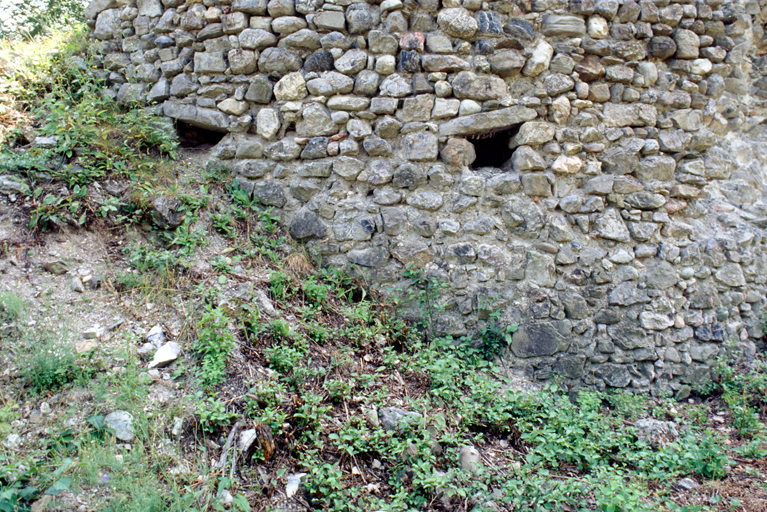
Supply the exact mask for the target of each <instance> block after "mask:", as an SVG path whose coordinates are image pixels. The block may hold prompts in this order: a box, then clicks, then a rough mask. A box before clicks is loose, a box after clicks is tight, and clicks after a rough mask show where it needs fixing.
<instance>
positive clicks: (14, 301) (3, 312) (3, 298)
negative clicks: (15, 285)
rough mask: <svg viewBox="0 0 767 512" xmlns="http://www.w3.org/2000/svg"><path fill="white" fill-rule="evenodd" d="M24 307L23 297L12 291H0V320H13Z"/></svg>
mask: <svg viewBox="0 0 767 512" xmlns="http://www.w3.org/2000/svg"><path fill="white" fill-rule="evenodd" d="M25 308H26V303H25V302H24V299H22V298H21V297H19V296H18V295H16V294H15V293H13V292H0V322H8V323H10V322H15V321H16V320H18V319H19V317H20V316H21V314H22V313H23V312H24V309H25Z"/></svg>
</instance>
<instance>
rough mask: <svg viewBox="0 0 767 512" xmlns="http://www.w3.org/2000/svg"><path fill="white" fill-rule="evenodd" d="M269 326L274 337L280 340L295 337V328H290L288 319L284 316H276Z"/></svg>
mask: <svg viewBox="0 0 767 512" xmlns="http://www.w3.org/2000/svg"><path fill="white" fill-rule="evenodd" d="M269 326H270V327H271V331H272V334H273V335H274V337H275V338H277V339H279V340H287V339H290V338H292V337H293V329H291V328H290V324H289V323H288V321H287V320H285V319H283V318H275V319H274V320H272V323H271V324H269Z"/></svg>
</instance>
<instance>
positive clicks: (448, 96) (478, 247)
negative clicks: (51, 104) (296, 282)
mask: <svg viewBox="0 0 767 512" xmlns="http://www.w3.org/2000/svg"><path fill="white" fill-rule="evenodd" d="M765 5H767V2H765V1H764V0H760V1H759V2H756V1H749V2H743V1H736V2H723V1H722V0H698V1H694V0H673V1H669V0H654V1H653V0H644V1H640V2H636V1H634V0H571V1H570V2H569V3H568V2H567V1H565V0H517V1H498V2H483V1H481V0H463V2H461V1H460V0H442V2H441V3H440V0H384V1H383V2H382V3H380V4H371V3H366V2H365V1H364V0H329V2H328V3H323V1H322V0H269V1H267V0H231V1H230V0H203V1H202V2H200V1H197V0H195V1H186V2H184V0H163V1H162V3H161V2H160V0H138V3H128V0H94V1H93V3H92V4H91V6H90V7H89V8H88V14H89V16H90V17H91V18H92V20H93V21H92V24H91V26H92V27H93V29H94V33H93V35H94V37H95V39H96V42H94V45H93V46H94V48H95V50H96V52H97V53H98V54H99V55H100V58H99V59H100V60H99V63H100V65H101V66H102V67H103V70H102V72H103V74H104V76H106V77H108V79H109V83H110V84H111V89H110V90H109V93H110V94H113V95H114V96H115V97H116V98H117V99H118V100H120V101H129V100H138V101H146V102H147V103H149V104H156V105H157V106H156V107H154V108H159V109H161V111H162V112H163V113H164V114H165V115H166V116H168V117H171V118H173V119H175V120H178V121H181V122H185V123H189V124H192V125H196V126H200V127H203V128H207V129H209V130H216V131H222V132H228V134H227V135H226V136H225V138H224V139H223V140H222V141H221V143H219V144H218V145H217V146H216V148H215V149H214V151H213V155H214V157H213V161H212V162H211V165H214V166H220V168H222V169H224V168H227V169H229V170H231V171H232V172H233V173H234V174H235V176H236V180H237V181H238V182H239V183H240V184H241V185H242V186H243V187H244V188H245V189H246V190H247V191H249V192H250V193H252V194H253V196H254V197H256V198H258V199H259V200H260V201H261V202H262V203H263V204H265V205H270V206H273V207H275V208H276V209H277V211H278V212H279V213H280V214H281V215H282V217H283V219H284V221H285V223H286V226H288V228H289V232H290V234H291V235H292V236H293V237H294V238H296V239H298V240H301V241H303V242H305V243H306V246H307V248H308V250H309V252H310V253H311V254H315V255H317V257H318V258H320V259H321V261H322V262H323V263H324V264H331V265H335V266H341V267H350V266H351V267H352V268H356V269H358V270H360V271H362V272H363V274H364V275H365V276H367V278H368V279H370V280H371V282H373V283H375V285H376V287H377V288H379V289H383V290H386V289H395V288H399V289H403V288H406V287H408V286H410V283H408V282H407V280H404V279H403V274H404V272H405V269H406V266H408V265H415V266H418V267H423V268H425V270H426V271H427V272H429V273H431V274H435V275H438V276H440V277H441V278H442V279H443V280H444V282H446V283H448V284H449V287H448V288H447V289H446V290H445V293H444V294H443V297H442V298H441V304H440V305H441V306H442V307H441V308H440V309H442V310H443V311H441V312H440V313H439V315H438V318H437V319H436V325H435V327H436V330H437V331H439V333H441V334H451V335H454V336H461V335H467V334H468V335H471V334H475V333H476V332H477V330H478V329H479V328H481V327H482V326H483V325H484V324H485V322H486V321H487V319H488V317H489V316H490V315H491V314H492V313H495V314H500V321H501V322H502V323H504V324H506V323H512V322H513V323H518V324H519V325H520V329H519V330H518V332H517V333H516V334H515V335H514V339H513V343H512V346H511V350H510V353H509V363H510V364H511V365H512V366H513V367H516V368H520V369H524V370H525V371H526V372H527V373H528V374H529V375H530V376H531V377H534V378H536V379H541V380H545V379H549V378H551V376H552V375H553V374H554V373H557V374H559V375H561V376H562V377H563V378H565V379H566V380H567V381H568V382H570V383H572V384H575V385H581V384H585V385H592V386H597V387H604V386H610V387H619V388H627V387H629V388H633V389H634V390H638V391H642V390H647V389H653V390H659V389H666V390H671V391H673V392H680V393H684V392H685V390H686V389H688V386H689V385H692V384H695V383H697V382H700V381H701V380H705V379H706V378H707V377H708V375H709V370H710V364H711V362H712V361H713V360H714V358H715V357H716V356H717V354H718V353H719V352H720V351H721V350H722V349H723V347H724V346H725V343H724V342H726V341H733V342H734V343H735V344H736V346H737V347H738V348H739V350H741V351H743V352H745V353H746V354H747V355H749V354H750V355H752V354H753V353H754V351H755V350H756V345H755V341H758V340H760V339H761V330H760V327H759V322H760V320H761V314H762V310H763V307H764V305H765V290H766V289H767V286H766V285H765V282H766V281H767V273H766V269H765V262H766V261H767V259H766V258H767V254H766V253H765V237H764V231H763V229H762V228H763V227H765V226H766V225H767V220H765V205H764V203H763V198H764V197H763V196H764V186H763V184H764V182H765V179H764V171H763V168H764V166H763V164H764V163H765V162H764V161H765V158H767V130H765V128H764V126H762V125H761V122H762V121H763V120H764V119H765V117H764V115H763V114H764V112H765V109H764V107H763V101H764V100H763V98H765V97H767V77H765V78H761V75H762V74H765V75H767V59H765V58H760V57H758V55H759V54H760V53H763V52H764V51H767V50H764V49H763V48H762V46H763V43H762V37H763V35H764V26H763V23H764V20H763V15H762V9H765V14H767V8H765ZM475 148H478V150H479V154H477V150H475Z"/></svg>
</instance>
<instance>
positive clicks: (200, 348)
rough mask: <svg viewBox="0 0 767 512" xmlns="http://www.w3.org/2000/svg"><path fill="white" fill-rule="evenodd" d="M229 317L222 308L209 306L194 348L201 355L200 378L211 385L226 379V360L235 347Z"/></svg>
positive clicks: (203, 382) (203, 317)
mask: <svg viewBox="0 0 767 512" xmlns="http://www.w3.org/2000/svg"><path fill="white" fill-rule="evenodd" d="M228 320H229V319H228V317H227V316H226V315H225V314H224V312H223V311H222V310H221V309H220V308H211V307H208V308H207V309H206V311H205V313H204V314H203V316H202V318H201V320H200V322H199V324H198V327H199V332H198V338H197V340H196V341H195V342H194V344H193V346H192V349H193V350H194V352H195V353H196V354H197V355H198V356H199V357H200V359H201V361H200V380H201V381H202V384H203V386H205V387H211V386H215V385H216V384H219V383H221V382H223V381H224V377H225V376H226V361H227V359H228V358H229V354H230V353H231V351H232V348H233V347H234V335H233V334H232V332H231V331H230V330H229V326H228Z"/></svg>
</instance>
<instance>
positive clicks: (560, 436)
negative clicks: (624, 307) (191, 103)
mask: <svg viewBox="0 0 767 512" xmlns="http://www.w3.org/2000/svg"><path fill="white" fill-rule="evenodd" d="M56 37H59V36H56ZM77 37H81V36H76V37H75V41H77ZM52 41H56V39H55V37H54V39H52ZM36 44H38V43H29V45H28V46H26V47H25V48H30V49H31V48H36V47H37V46H36ZM39 44H40V45H41V46H42V47H45V45H46V44H49V45H50V44H58V43H50V42H43V43H39ZM36 51H37V50H36ZM22 55H23V56H22V57H21V62H22V64H19V62H20V58H19V57H14V59H13V62H14V63H13V64H12V66H14V67H13V71H12V72H9V71H8V70H9V69H11V67H10V66H11V64H8V65H6V64H4V65H3V66H4V68H3V69H4V71H3V78H2V81H1V82H0V87H2V88H3V89H2V91H3V94H5V96H4V98H5V99H4V100H3V101H4V102H5V103H4V104H3V105H5V106H6V107H7V108H10V109H12V110H13V111H14V112H16V114H14V115H13V116H11V117H6V118H3V119H10V121H3V122H4V123H8V124H6V125H5V126H6V127H7V128H8V130H7V132H6V133H7V135H6V139H5V141H6V142H5V145H4V146H3V147H2V150H0V151H1V152H0V162H2V163H0V165H2V166H3V167H4V170H5V171H6V172H9V175H10V176H14V177H15V176H20V177H22V178H23V179H24V180H25V182H26V183H27V184H28V192H25V193H24V192H20V193H19V194H18V197H17V198H16V203H15V205H16V206H15V207H16V208H18V212H19V214H20V215H22V216H25V218H26V219H27V220H28V226H29V228H30V229H32V230H35V231H36V232H38V233H40V232H43V231H48V230H57V229H58V230H60V229H72V228H79V229H89V230H100V231H104V232H105V233H109V236H110V237H112V240H114V244H113V245H112V247H115V248H118V247H119V249H116V250H113V251H112V252H110V254H109V256H110V266H109V267H108V268H105V269H104V271H105V273H106V275H107V279H106V280H105V284H104V287H103V289H102V290H101V292H100V295H98V297H99V298H100V299H101V300H103V301H106V300H112V301H113V302H115V303H117V304H121V305H122V306H123V307H125V308H126V310H127V311H126V314H129V315H132V316H133V317H134V318H135V319H139V318H142V315H141V313H139V312H137V311H135V309H137V308H139V307H143V306H146V307H147V308H148V306H147V305H148V304H161V305H163V307H164V309H163V310H164V311H166V312H167V314H168V315H169V318H179V319H180V327H179V329H178V330H177V332H176V334H175V335H174V336H175V340H176V341H178V342H179V343H181V344H182V347H183V356H182V358H181V359H179V360H177V361H176V362H175V363H174V364H173V365H172V366H170V367H169V368H167V369H165V370H163V371H162V372H157V371H155V372H149V371H147V370H146V364H145V362H143V361H142V360H141V359H140V357H139V355H138V352H137V349H138V347H139V346H140V345H141V344H142V343H143V340H141V339H138V338H137V335H136V334H135V333H134V331H132V330H130V329H125V330H122V331H121V330H120V328H119V327H117V328H116V329H117V331H116V333H115V336H114V338H113V340H112V343H103V344H101V345H97V346H95V347H91V349H90V350H82V351H78V350H77V349H76V341H77V334H78V333H73V332H67V331H66V330H62V328H61V327H60V326H58V325H56V324H54V323H52V322H50V321H47V320H46V319H47V318H49V317H52V316H55V315H60V316H61V315H64V316H65V315H66V314H67V312H66V310H65V309H64V308H63V306H62V305H61V304H60V303H55V302H46V300H45V299H44V297H43V298H34V300H35V301H36V307H35V308H34V309H33V308H31V307H30V304H29V303H28V301H29V300H33V299H30V298H29V297H28V298H26V299H25V298H23V297H21V296H20V295H19V294H18V293H13V292H9V291H7V292H3V294H2V296H0V323H2V325H3V327H2V329H1V334H0V346H2V348H3V350H2V353H3V355H2V357H3V358H4V363H5V364H4V366H5V367H6V368H7V369H8V372H6V373H5V374H4V375H3V378H4V388H5V389H4V391H3V393H2V399H1V403H0V405H2V407H0V437H1V438H2V439H3V446H2V448H1V450H2V452H1V454H0V474H2V475H3V476H2V478H1V479H0V510H30V509H32V507H33V506H34V507H35V509H36V510H43V509H44V510H57V509H59V510H64V509H69V510H71V509H74V508H76V507H77V506H79V503H82V504H83V505H84V506H85V509H86V510H114V511H118V510H119V511H126V510H135V511H166V510H167V511H175V510H179V511H181V510H184V511H187V510H198V511H212V510H223V509H224V508H226V507H229V508H233V509H235V510H258V511H260V510H305V509H311V510H332V511H357V510H359V511H373V510H392V511H403V510H414V511H415V510H451V511H460V510H476V511H480V510H600V511H619V510H620V511H642V510H648V511H650V510H653V511H654V510H687V511H694V510H709V509H716V510H731V509H741V510H757V509H759V507H764V505H765V503H767V501H765V500H767V488H766V487H765V482H766V481H767V475H765V472H766V471H767V468H765V465H764V460H763V459H764V456H765V455H766V454H767V444H766V443H765V429H764V421H765V418H766V413H767V402H766V401H765V396H767V395H765V391H767V363H765V360H764V359H759V360H757V361H754V362H752V364H751V365H750V366H748V367H743V368H737V369H736V368H733V367H731V366H730V365H729V362H728V361H726V360H723V361H722V362H721V365H720V368H719V372H718V373H719V378H718V380H717V381H716V382H714V383H712V384H711V385H710V386H709V387H707V388H706V389H701V390H699V391H698V394H697V395H696V398H695V399H693V400H692V403H690V402H686V403H679V402H675V401H673V400H671V399H670V398H649V397H642V396H634V395H627V394H623V393H613V392H607V393H596V392H592V391H588V390H567V389H561V388H560V387H558V386H557V385H551V386H549V387H547V388H546V389H543V390H535V389H529V388H526V389H522V390H519V379H518V378H516V377H515V376H513V375H510V374H509V373H508V372H507V371H506V369H505V368H504V366H503V363H502V361H501V360H500V359H497V358H496V356H497V355H498V354H499V353H502V351H503V350H504V349H505V348H506V345H507V343H508V338H507V335H508V334H509V333H508V332H506V331H501V330H499V329H492V328H490V329H487V330H486V331H485V332H484V335H483V337H482V340H481V342H480V343H471V341H470V340H466V339H458V340H455V339H443V338H437V337H434V336H432V335H431V333H430V328H429V326H430V322H429V318H430V315H431V313H432V312H433V308H434V298H435V296H436V294H437V293H438V292H439V289H440V283H439V282H438V281H436V280H434V279H433V278H431V277H430V276H428V275H424V274H423V273H421V272H418V271H417V269H413V270H412V271H411V272H409V273H408V276H409V278H410V280H411V281H410V283H409V286H408V290H410V293H409V295H408V296H407V297H406V300H404V302H403V303H402V304H398V305H395V304H391V303H389V302H387V301H386V300H385V299H384V298H383V297H382V296H381V295H380V294H378V293H377V292H374V291H371V290H369V289H367V287H366V286H365V283H364V282H362V281H360V280H359V279H358V278H357V277H353V276H351V275H349V274H348V273H344V272H341V271H338V270H334V269H327V268H325V269H322V268H315V267H314V266H312V265H311V264H310V263H309V261H310V258H309V257H308V256H307V255H306V254H305V252H304V250H303V249H302V248H301V247H299V246H295V245H293V244H292V243H291V242H290V241H289V240H288V237H287V235H286V233H285V232H284V230H283V229H282V227H281V226H280V220H279V218H278V217H276V216H275V214H274V212H273V211H271V210H270V209H268V208H263V207H262V206H261V205H259V204H258V203H255V202H253V201H252V200H251V199H250V198H249V197H248V196H247V194H245V193H244V192H243V191H242V189H240V188H238V187H236V186H232V185H230V181H231V180H230V178H229V177H228V176H226V175H222V174H220V172H218V171H207V170H205V169H204V168H201V167H199V166H196V165H192V166H189V165H185V163H184V162H183V161H182V160H181V158H180V155H182V154H181V153H178V154H177V153H176V149H175V146H176V143H175V140H174V138H173V137H172V136H171V135H170V134H172V133H173V132H172V130H169V129H168V127H167V126H166V125H162V124H161V123H162V122H163V121H162V120H161V119H159V118H157V117H155V116H153V115H152V113H151V110H145V109H143V108H140V107H136V106H120V105H117V104H115V103H114V102H113V101H112V100H111V99H109V97H108V96H104V95H102V94H101V92H100V88H99V85H100V83H99V81H98V79H97V78H94V77H91V76H89V75H88V74H87V73H85V72H84V70H83V69H79V70H78V69H77V68H76V67H73V66H72V63H73V62H80V61H79V60H76V59H75V60H73V58H74V57H76V56H79V57H81V58H82V59H83V60H82V61H81V62H82V63H83V65H84V66H85V67H86V68H87V55H85V54H83V53H82V51H81V50H80V49H79V47H78V45H77V44H75V43H73V45H72V46H71V47H68V48H67V49H65V50H62V51H61V52H60V53H58V54H57V55H56V56H55V57H53V58H52V59H51V60H47V58H42V57H41V58H39V59H38V60H37V61H35V57H27V56H26V55H28V54H25V53H23V54H22ZM38 55H47V52H46V51H45V50H43V51H42V53H38ZM7 62H10V61H7ZM22 119H28V120H29V121H28V125H29V126H30V127H31V128H32V129H33V130H34V131H35V132H36V133H37V134H38V135H45V136H55V137H56V140H55V142H54V143H52V144H51V147H49V148H31V147H29V146H28V143H31V142H32V141H33V140H34V135H33V134H32V132H31V131H30V130H27V133H25V130H24V129H22V128H21V127H19V125H18V123H19V122H20V121H19V120H22ZM183 156H185V157H191V156H194V155H193V153H183ZM173 158H177V159H176V160H173ZM110 190H111V191H116V192H109V191H110ZM166 194H172V195H173V196H175V197H177V198H179V199H180V200H181V203H182V205H183V210H184V213H185V217H184V220H183V222H182V223H181V224H180V225H179V226H178V227H177V228H175V229H166V230H163V229H160V228H159V227H158V226H156V225H155V224H154V223H153V222H152V219H151V216H150V215H148V205H149V204H150V202H151V200H152V199H153V198H155V197H158V196H160V195H166ZM8 204H11V203H8ZM44 243H45V237H43V236H38V238H37V240H33V243H32V242H30V241H29V240H27V241H26V242H25V244H20V245H19V247H14V246H13V244H10V245H9V246H7V247H5V248H4V249H3V250H4V252H5V254H6V255H8V254H10V253H11V251H13V250H14V249H16V248H22V247H23V249H24V250H26V251H29V250H33V249H31V248H33V247H40V246H41V245H42V244H44ZM30 244H32V245H30ZM398 307H402V308H409V310H411V311H412V310H413V309H419V310H420V311H421V313H422V315H421V316H422V318H423V321H422V322H421V323H420V325H409V324H406V323H404V322H403V321H402V320H400V319H399V317H398V315H397V313H398V310H397V309H398ZM158 390H164V391H163V392H165V391H167V392H168V393H170V395H171V399H169V400H166V401H163V402H159V401H156V402H153V401H150V397H152V396H155V395H156V394H157V393H158ZM48 402H51V403H55V404H59V407H62V406H61V404H70V409H69V410H66V411H65V412H63V413H62V414H57V415H53V416H51V417H49V418H47V419H46V418H45V417H42V419H40V420H39V421H40V424H39V426H38V427H36V428H32V427H30V424H31V423H32V422H33V418H38V417H39V415H37V413H36V412H35V411H38V410H40V411H42V409H43V406H42V404H43V403H46V404H48ZM392 408H394V409H392ZM114 410H123V411H127V412H129V413H130V414H131V415H132V417H133V430H134V432H135V438H134V439H133V440H132V441H131V442H130V443H126V442H122V441H120V440H119V439H117V438H116V437H115V431H114V429H112V428H110V427H108V426H107V425H106V423H105V416H106V415H107V414H108V413H109V412H110V411H114ZM397 418H399V421H395V420H396V419H397ZM638 419H653V420H657V421H662V422H669V421H672V422H674V428H675V430H676V431H677V435H669V436H668V438H663V439H660V441H659V442H655V441H652V440H651V439H648V438H646V437H645V436H644V435H643V434H642V433H641V432H640V427H639V426H638V424H637V420H638ZM35 421H37V420H35ZM246 430H252V431H253V432H254V433H255V436H256V441H255V442H254V443H253V444H252V445H250V446H248V447H247V448H246V449H244V450H241V449H240V448H239V442H238V436H237V434H238V433H241V432H243V431H246ZM22 435H23V437H22ZM230 439H231V441H230ZM17 440H23V442H22V443H21V444H19V443H17ZM682 477H691V478H692V479H694V481H695V483H703V487H701V488H700V489H697V490H691V491H685V490H684V489H681V488H680V487H679V486H678V484H679V482H680V479H681V478H682ZM297 479H300V485H299V486H298V487H295V486H294V485H293V484H294V483H295V482H296V480H297ZM686 485H687V486H688V487H689V482H687V484H686ZM78 500H79V501H78ZM46 507H47V508H46ZM291 507H292V508H291Z"/></svg>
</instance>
